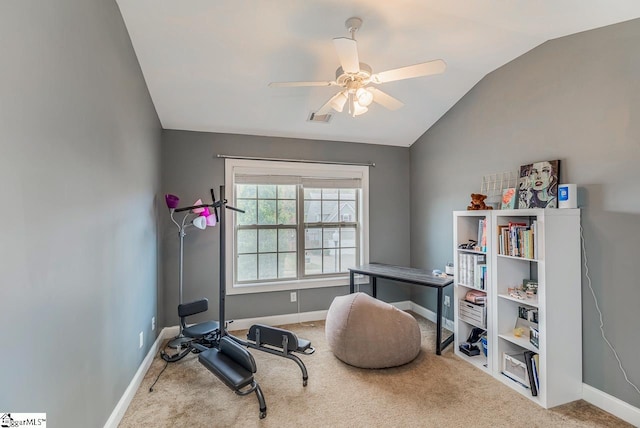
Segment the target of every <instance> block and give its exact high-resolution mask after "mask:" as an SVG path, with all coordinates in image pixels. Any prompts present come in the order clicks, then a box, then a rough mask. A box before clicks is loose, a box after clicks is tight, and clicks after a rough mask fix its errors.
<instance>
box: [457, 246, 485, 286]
mask: <svg viewBox="0 0 640 428" xmlns="http://www.w3.org/2000/svg"><path fill="white" fill-rule="evenodd" d="M458 283H459V284H462V285H464V286H467V287H473V288H477V289H478V290H484V289H485V287H486V285H487V256H486V255H485V254H471V253H458Z"/></svg>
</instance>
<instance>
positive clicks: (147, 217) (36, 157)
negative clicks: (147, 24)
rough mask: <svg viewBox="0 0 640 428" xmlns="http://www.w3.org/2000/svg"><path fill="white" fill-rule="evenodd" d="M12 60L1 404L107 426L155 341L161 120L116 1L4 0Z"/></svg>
mask: <svg viewBox="0 0 640 428" xmlns="http://www.w3.org/2000/svg"><path fill="white" fill-rule="evenodd" d="M0 64H1V70H2V71H1V72H0V189H1V190H0V194H1V195H2V198H3V206H2V210H0V225H1V227H2V237H1V238H0V282H1V285H0V302H1V305H2V310H0V326H2V327H1V328H2V341H3V351H2V352H1V353H0V367H2V385H3V387H2V388H0V406H1V407H2V410H3V411H10V412H46V413H47V419H48V422H49V423H50V424H51V426H69V427H98V426H102V425H104V423H105V422H106V420H107V418H108V417H109V415H110V414H111V412H112V410H113V409H114V407H115V406H116V404H117V402H118V400H119V399H120V397H121V396H122V394H123V393H124V391H125V388H126V387H127V386H128V384H129V382H130V381H131V379H132V378H133V375H134V374H135V372H136V370H137V369H138V367H139V366H140V364H141V362H142V360H143V358H144V356H145V355H146V353H147V352H148V350H149V348H150V345H151V344H152V343H153V340H154V332H152V331H151V323H150V321H151V317H152V316H154V315H155V313H156V303H157V294H158V289H157V287H158V273H157V264H158V250H157V248H158V244H157V236H158V234H157V216H156V212H155V201H154V198H155V197H156V194H157V193H158V185H159V165H160V156H159V146H160V131H161V128H160V124H159V121H158V119H157V116H156V113H155V110H154V108H153V105H152V103H151V100H150V97H149V95H148V92H147V89H146V86H145V83H144V81H143V79H142V74H141V72H140V69H139V66H138V62H137V60H136V57H135V55H134V52H133V49H132V47H131V43H130V41H129V37H128V35H127V32H126V29H125V27H124V24H123V21H122V18H121V16H120V13H119V11H118V8H117V6H116V4H115V2H114V1H103V0H65V1H56V2H42V1H32V0H3V1H2V2H0ZM140 331H143V332H144V334H145V338H146V343H145V345H144V347H143V348H142V349H138V333H139V332H140Z"/></svg>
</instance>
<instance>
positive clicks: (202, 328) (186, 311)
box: [178, 299, 220, 339]
mask: <svg viewBox="0 0 640 428" xmlns="http://www.w3.org/2000/svg"><path fill="white" fill-rule="evenodd" d="M208 309H209V300H208V299H200V300H196V301H193V302H189V303H183V304H181V305H178V316H179V317H180V324H181V325H182V334H183V335H184V336H186V337H190V338H193V339H202V338H203V337H205V336H207V335H209V334H211V333H213V332H215V331H216V330H218V329H219V328H220V324H219V323H218V322H217V321H206V322H202V323H197V324H193V325H190V326H187V317H189V316H192V315H195V314H199V313H201V312H206V311H207V310H208Z"/></svg>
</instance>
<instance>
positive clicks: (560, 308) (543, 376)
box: [453, 209, 582, 408]
mask: <svg viewBox="0 0 640 428" xmlns="http://www.w3.org/2000/svg"><path fill="white" fill-rule="evenodd" d="M483 216H484V217H485V218H486V219H487V220H488V221H487V226H488V231H489V230H490V232H489V233H488V235H489V236H488V237H487V250H486V253H487V259H488V261H487V264H488V272H487V277H488V283H487V287H486V290H485V291H486V293H487V303H486V311H487V336H488V339H487V340H488V348H489V349H488V355H489V357H488V358H487V359H485V358H478V357H467V356H466V355H464V354H462V353H461V352H460V351H459V349H458V345H459V343H460V342H463V341H464V340H465V339H466V338H467V336H468V334H469V331H470V330H471V328H472V327H469V326H468V324H467V323H465V322H464V321H462V320H459V319H458V318H459V317H458V310H457V309H458V308H457V307H456V311H455V312H454V313H455V320H454V325H455V330H456V331H455V333H456V339H455V343H456V354H457V355H459V356H460V357H461V358H463V359H464V360H465V361H468V362H470V363H471V364H474V365H475V366H478V367H480V368H482V369H483V370H484V371H485V372H486V373H488V374H490V375H492V376H494V377H495V378H496V379H498V380H500V381H501V382H502V383H504V384H505V385H508V386H510V387H511V388H512V389H513V390H514V391H516V392H518V393H520V394H522V395H523V396H525V397H527V398H529V399H530V400H532V401H533V402H535V403H537V404H538V405H540V406H542V407H544V408H550V407H554V406H557V405H560V404H564V403H567V402H570V401H574V400H577V399H579V398H580V397H581V391H582V313H581V265H580V210H579V209H546V210H545V209H524V210H519V209H516V210H492V211H471V212H467V211H456V212H454V221H453V226H454V252H455V253H456V255H457V253H459V252H460V251H461V250H459V249H458V245H459V244H460V243H461V242H466V239H475V238H473V237H472V236H473V231H472V230H471V228H472V226H473V223H474V222H473V221H472V220H471V219H473V218H475V219H476V222H475V223H477V219H479V218H482V217H483ZM509 222H518V223H525V224H526V225H527V226H531V225H532V224H534V222H535V234H534V236H533V242H534V245H535V247H536V248H535V257H527V258H525V257H517V256H512V255H502V254H499V249H500V239H499V236H498V230H499V227H500V226H501V225H506V224H508V223H509ZM476 227H477V224H476ZM489 227H490V229H489ZM476 235H477V231H476ZM470 236H471V237H470ZM530 256H531V255H530ZM456 260H457V258H456ZM454 263H455V262H454ZM455 267H457V266H455V265H454V268H455ZM455 272H456V273H457V272H458V271H457V270H455ZM523 279H532V280H537V282H538V292H537V295H536V296H534V297H533V298H532V297H531V296H530V297H529V298H527V297H523V298H517V297H514V296H512V295H510V294H509V292H508V289H509V288H513V287H517V286H519V285H521V284H522V281H523ZM455 284H456V286H455V290H456V299H455V301H456V302H455V303H456V304H459V302H458V300H459V298H464V294H465V293H466V291H467V290H468V289H467V287H464V286H462V285H460V284H458V282H457V281H456V282H455ZM519 306H522V307H525V308H528V309H535V310H537V311H538V331H539V345H538V347H536V346H535V345H533V344H532V343H531V342H530V340H529V335H528V333H526V334H523V335H521V336H520V337H516V336H515V335H514V327H515V323H516V319H517V317H518V307H519ZM525 350H529V351H533V352H536V353H537V354H538V355H539V367H538V378H539V385H540V387H539V390H538V395H537V396H533V395H532V394H531V390H530V389H529V388H526V387H523V386H522V385H520V384H519V383H517V382H514V381H513V380H511V379H509V378H507V377H506V376H504V375H503V374H502V359H503V353H505V352H506V353H512V354H517V355H520V354H521V353H523V352H524V351H525ZM481 356H482V354H481ZM483 360H485V361H483Z"/></svg>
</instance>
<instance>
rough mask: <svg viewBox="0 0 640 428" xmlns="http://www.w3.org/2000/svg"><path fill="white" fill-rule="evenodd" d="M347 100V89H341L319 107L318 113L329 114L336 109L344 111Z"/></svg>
mask: <svg viewBox="0 0 640 428" xmlns="http://www.w3.org/2000/svg"><path fill="white" fill-rule="evenodd" d="M346 100H347V91H341V92H338V93H337V94H335V95H334V96H332V97H331V99H330V100H329V101H327V102H326V103H325V104H324V105H323V106H322V107H320V108H319V109H318V111H317V112H316V115H318V116H319V115H323V114H327V113H329V112H330V111H331V109H334V110H336V111H342V107H343V106H344V104H345V102H346Z"/></svg>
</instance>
